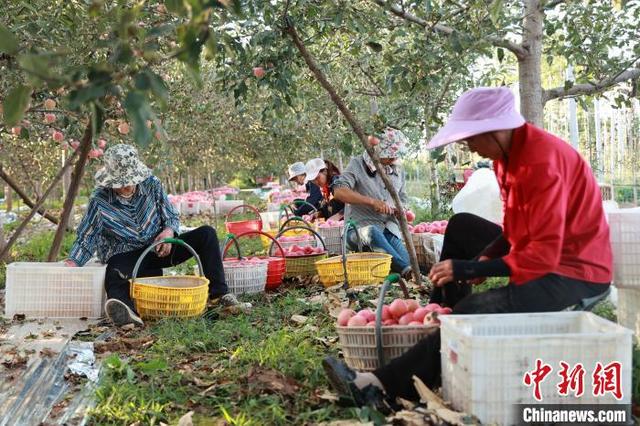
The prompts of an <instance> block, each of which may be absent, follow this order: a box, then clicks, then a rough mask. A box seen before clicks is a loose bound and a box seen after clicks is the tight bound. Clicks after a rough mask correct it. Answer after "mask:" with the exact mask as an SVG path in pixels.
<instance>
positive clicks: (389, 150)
mask: <svg viewBox="0 0 640 426" xmlns="http://www.w3.org/2000/svg"><path fill="white" fill-rule="evenodd" d="M376 136H377V138H378V139H379V140H380V143H379V144H378V145H376V146H374V147H373V149H374V150H375V151H376V152H377V153H378V157H379V158H396V159H397V158H398V157H400V156H401V155H402V154H403V153H404V148H405V146H406V145H407V142H409V140H408V139H407V137H406V136H405V135H404V133H402V132H401V131H400V130H398V129H394V128H393V127H386V128H385V129H384V131H383V132H382V133H381V134H379V135H376ZM362 159H363V160H364V162H365V164H366V165H367V167H368V168H369V170H370V171H371V172H372V173H373V172H375V171H376V166H375V165H374V164H373V160H372V159H371V157H370V156H369V154H368V153H367V151H365V152H364V153H363V154H362ZM385 171H386V172H387V174H394V173H395V172H396V170H395V166H394V165H391V166H386V170H385Z"/></svg>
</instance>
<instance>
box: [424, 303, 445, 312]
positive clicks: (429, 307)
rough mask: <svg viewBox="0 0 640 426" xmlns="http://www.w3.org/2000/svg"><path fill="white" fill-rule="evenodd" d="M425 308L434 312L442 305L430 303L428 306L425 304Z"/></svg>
mask: <svg viewBox="0 0 640 426" xmlns="http://www.w3.org/2000/svg"><path fill="white" fill-rule="evenodd" d="M424 308H425V309H426V310H427V312H433V311H435V310H436V309H440V308H441V306H440V305H438V304H437V303H429V304H428V305H427V306H425V307H424Z"/></svg>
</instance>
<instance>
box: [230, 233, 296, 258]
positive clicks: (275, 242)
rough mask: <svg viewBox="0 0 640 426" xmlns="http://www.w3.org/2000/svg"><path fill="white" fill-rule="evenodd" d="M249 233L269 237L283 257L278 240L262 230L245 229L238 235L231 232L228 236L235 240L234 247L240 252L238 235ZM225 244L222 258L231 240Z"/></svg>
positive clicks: (242, 235)
mask: <svg viewBox="0 0 640 426" xmlns="http://www.w3.org/2000/svg"><path fill="white" fill-rule="evenodd" d="M251 234H257V235H263V236H265V237H267V238H269V239H270V240H271V241H272V242H271V245H273V244H275V245H276V246H277V247H278V250H280V257H282V258H283V259H284V258H285V255H284V250H283V249H282V246H281V245H280V243H279V242H278V240H276V239H275V238H273V237H272V236H271V235H269V234H267V233H266V232H262V231H247V232H243V233H242V234H239V235H233V234H229V235H230V237H231V238H232V239H233V241H235V243H236V249H237V250H238V253H240V246H239V245H238V240H239V239H240V237H244V236H245V235H251ZM225 244H227V246H226V248H225V252H224V253H223V256H222V257H223V258H224V254H225V253H226V249H228V248H229V246H230V245H231V241H229V242H228V243H225ZM267 254H268V255H269V256H271V253H267Z"/></svg>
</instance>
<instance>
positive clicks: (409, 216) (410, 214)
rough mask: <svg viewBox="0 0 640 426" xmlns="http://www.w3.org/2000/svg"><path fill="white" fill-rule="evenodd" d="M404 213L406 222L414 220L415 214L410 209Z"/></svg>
mask: <svg viewBox="0 0 640 426" xmlns="http://www.w3.org/2000/svg"><path fill="white" fill-rule="evenodd" d="M404 215H405V216H406V218H407V221H408V222H413V221H414V220H416V215H415V213H413V212H412V211H411V210H407V211H405V212H404Z"/></svg>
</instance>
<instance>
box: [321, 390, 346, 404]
mask: <svg viewBox="0 0 640 426" xmlns="http://www.w3.org/2000/svg"><path fill="white" fill-rule="evenodd" d="M316 397H317V398H319V399H322V400H323V401H330V402H336V401H339V400H340V397H339V396H338V394H336V393H333V392H331V391H329V390H328V389H324V390H322V392H320V389H316Z"/></svg>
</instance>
